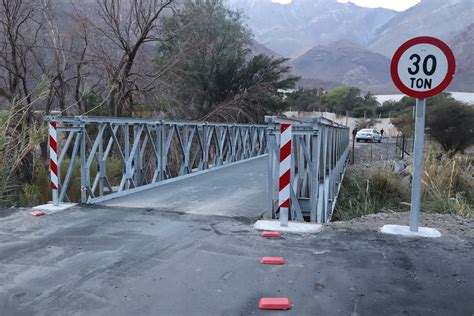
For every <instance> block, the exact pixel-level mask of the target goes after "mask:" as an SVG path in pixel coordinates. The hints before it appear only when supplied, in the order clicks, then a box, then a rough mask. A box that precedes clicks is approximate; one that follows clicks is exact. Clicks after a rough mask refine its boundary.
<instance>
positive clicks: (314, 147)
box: [265, 116, 350, 223]
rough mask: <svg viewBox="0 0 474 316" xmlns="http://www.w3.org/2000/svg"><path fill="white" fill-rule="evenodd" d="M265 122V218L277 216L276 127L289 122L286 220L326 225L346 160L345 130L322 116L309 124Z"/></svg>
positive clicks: (277, 119) (277, 128) (278, 132)
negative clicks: (289, 160)
mask: <svg viewBox="0 0 474 316" xmlns="http://www.w3.org/2000/svg"><path fill="white" fill-rule="evenodd" d="M265 120H266V122H267V123H268V124H269V127H268V129H267V141H268V156H269V159H268V196H267V203H268V208H267V212H266V217H269V218H277V217H278V215H279V208H278V183H279V172H278V171H279V169H278V168H279V163H280V162H279V146H280V128H279V125H280V123H291V124H292V129H293V142H292V164H291V185H290V198H291V209H290V219H291V220H297V221H302V220H309V221H310V222H318V223H327V222H329V221H330V220H331V217H332V214H333V212H334V208H335V206H336V199H337V196H338V194H339V191H340V188H341V184H342V180H343V178H344V173H345V170H346V166H347V162H348V158H349V150H350V146H349V139H350V138H349V128H348V127H347V126H344V125H341V124H338V123H336V122H333V121H331V120H328V119H326V118H323V117H319V118H315V119H313V120H312V121H310V122H301V121H292V120H288V119H282V118H278V117H273V116H268V117H266V118H265Z"/></svg>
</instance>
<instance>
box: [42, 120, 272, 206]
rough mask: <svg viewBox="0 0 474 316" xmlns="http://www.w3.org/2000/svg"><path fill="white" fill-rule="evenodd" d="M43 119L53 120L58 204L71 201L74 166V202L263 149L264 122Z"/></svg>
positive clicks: (119, 193) (121, 191)
mask: <svg viewBox="0 0 474 316" xmlns="http://www.w3.org/2000/svg"><path fill="white" fill-rule="evenodd" d="M46 120H47V121H50V122H57V123H58V151H59V152H58V155H59V159H58V180H59V181H58V182H59V188H58V189H59V201H60V202H63V201H66V200H69V201H70V200H71V199H72V198H70V197H69V196H68V194H71V195H72V194H73V192H71V188H70V184H71V179H72V177H73V174H74V170H75V169H76V168H77V167H80V182H81V188H80V192H77V193H78V194H80V202H81V203H95V202H99V201H101V200H105V199H111V198H114V197H118V196H122V195H126V194H129V193H132V192H134V191H136V190H137V189H145V188H151V187H153V186H156V185H157V184H158V183H159V182H161V181H164V180H167V179H170V178H173V177H178V176H183V175H187V174H191V173H195V172H199V171H203V170H206V169H210V168H213V167H217V166H221V165H226V164H230V163H233V162H236V161H240V160H244V159H248V158H252V157H256V156H260V155H263V154H266V152H267V138H266V137H267V136H266V128H267V126H265V125H250V124H249V125H245V124H218V123H207V122H191V121H165V120H160V121H152V120H141V119H128V118H106V117H85V116H76V117H55V116H48V117H46ZM61 166H63V167H64V168H61ZM117 169H118V170H117ZM61 170H62V171H64V174H61V173H62V172H61Z"/></svg>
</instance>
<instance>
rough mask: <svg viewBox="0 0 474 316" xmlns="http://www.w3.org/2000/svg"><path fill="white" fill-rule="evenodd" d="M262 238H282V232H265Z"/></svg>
mask: <svg viewBox="0 0 474 316" xmlns="http://www.w3.org/2000/svg"><path fill="white" fill-rule="evenodd" d="M260 236H262V237H270V238H279V237H281V233H280V232H269V231H264V232H262V233H261V234H260Z"/></svg>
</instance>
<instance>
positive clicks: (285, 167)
mask: <svg viewBox="0 0 474 316" xmlns="http://www.w3.org/2000/svg"><path fill="white" fill-rule="evenodd" d="M280 132H281V133H280V192H279V195H278V199H279V203H278V204H279V206H280V226H288V213H289V209H290V180H291V139H292V133H291V125H290V124H280Z"/></svg>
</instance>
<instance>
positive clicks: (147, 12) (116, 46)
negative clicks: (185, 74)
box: [88, 0, 174, 116]
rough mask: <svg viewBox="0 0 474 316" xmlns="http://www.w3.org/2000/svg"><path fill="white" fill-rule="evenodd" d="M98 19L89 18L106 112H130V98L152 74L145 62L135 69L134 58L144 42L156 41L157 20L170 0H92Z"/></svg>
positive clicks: (168, 5) (147, 83)
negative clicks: (103, 81) (104, 87)
mask: <svg viewBox="0 0 474 316" xmlns="http://www.w3.org/2000/svg"><path fill="white" fill-rule="evenodd" d="M96 1H97V7H98V15H99V18H100V22H98V23H95V22H94V21H92V20H91V19H89V21H88V22H89V24H90V25H91V26H92V28H93V30H94V39H95V41H94V48H95V51H96V56H97V58H98V59H99V61H100V62H99V65H100V67H101V68H103V70H104V72H105V73H106V76H107V80H108V85H107V89H108V91H107V92H106V97H105V99H106V100H107V102H108V105H109V109H110V115H113V116H122V115H131V114H132V112H133V105H134V97H135V96H136V95H137V94H139V93H141V92H143V91H146V90H147V89H149V88H150V82H153V81H154V79H153V77H155V75H156V74H155V73H150V72H149V68H150V67H149V64H147V65H146V66H144V67H141V68H140V69H139V70H138V69H137V59H139V58H140V59H146V58H145V57H144V56H143V55H140V52H141V51H142V50H143V49H144V47H145V46H146V45H150V44H151V43H155V44H156V43H158V41H159V40H160V39H161V38H162V36H163V34H160V22H161V21H160V20H161V17H162V16H163V15H165V14H166V12H167V11H168V12H171V10H172V6H171V5H172V3H173V2H174V0H134V1H129V0H96Z"/></svg>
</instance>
